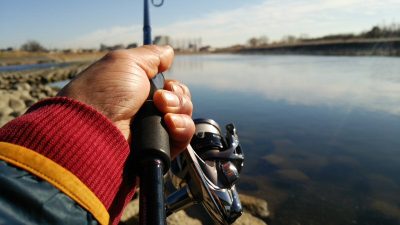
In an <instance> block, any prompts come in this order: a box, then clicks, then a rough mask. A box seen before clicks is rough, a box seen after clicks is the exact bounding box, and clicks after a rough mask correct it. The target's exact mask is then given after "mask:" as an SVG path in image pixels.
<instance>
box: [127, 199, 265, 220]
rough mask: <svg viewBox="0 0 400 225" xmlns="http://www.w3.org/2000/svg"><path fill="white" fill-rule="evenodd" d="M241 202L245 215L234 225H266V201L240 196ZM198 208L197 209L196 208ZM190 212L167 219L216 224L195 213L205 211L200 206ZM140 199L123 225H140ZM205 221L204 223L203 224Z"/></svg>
mask: <svg viewBox="0 0 400 225" xmlns="http://www.w3.org/2000/svg"><path fill="white" fill-rule="evenodd" d="M240 200H241V201H242V205H243V208H244V212H243V215H242V216H241V217H240V218H239V219H238V220H237V221H235V223H233V224H234V225H266V222H264V221H263V220H265V219H266V218H267V217H268V216H269V211H268V204H267V202H266V201H264V200H261V199H258V198H255V197H252V196H248V195H242V194H241V195H240ZM196 207H197V208H196ZM199 207H200V208H199ZM188 209H189V211H192V212H189V211H187V212H185V211H184V210H181V211H178V212H176V213H174V214H172V215H170V216H169V217H168V218H167V224H168V225H175V224H184V225H200V224H214V223H213V222H212V221H211V219H210V218H209V216H208V215H202V213H201V212H198V213H193V210H196V212H197V211H204V209H202V208H201V206H199V205H195V206H192V207H190V208H188ZM138 214H139V199H135V200H133V201H132V202H130V203H129V204H128V206H127V207H126V208H125V211H124V213H123V214H122V217H121V222H122V224H125V225H136V224H139V215H138ZM257 217H259V218H257ZM202 221H203V222H202Z"/></svg>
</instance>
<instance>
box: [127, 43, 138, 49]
mask: <svg viewBox="0 0 400 225" xmlns="http://www.w3.org/2000/svg"><path fill="white" fill-rule="evenodd" d="M137 46H138V44H137V43H132V44H129V45H128V46H126V48H137Z"/></svg>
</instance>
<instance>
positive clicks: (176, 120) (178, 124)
mask: <svg viewBox="0 0 400 225" xmlns="http://www.w3.org/2000/svg"><path fill="white" fill-rule="evenodd" d="M171 120H172V123H173V124H174V127H175V128H176V129H180V128H186V119H185V118H184V117H182V116H179V115H176V114H172V115H171Z"/></svg>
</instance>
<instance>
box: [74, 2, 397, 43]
mask: <svg viewBox="0 0 400 225" xmlns="http://www.w3.org/2000/svg"><path fill="white" fill-rule="evenodd" d="M399 11H400V1H398V0H385V1H375V0H325V1H321V0H297V1H293V0H280V1H278V0H267V1H264V2H263V3H261V4H258V5H249V6H246V7H242V8H238V9H234V10H226V11H216V12H213V13H209V14H207V15H204V16H203V17H201V18H195V19H188V20H186V21H179V22H176V23H172V24H170V25H168V26H164V27H157V28H156V29H154V32H155V34H162V35H169V36H171V37H173V38H178V39H179V38H197V37H202V40H203V44H211V45H213V46H227V45H232V44H238V43H245V42H246V40H247V39H248V38H250V37H253V36H261V35H266V36H268V37H270V38H271V39H274V40H276V39H280V38H281V37H282V36H284V35H289V34H291V35H301V34H308V35H309V36H320V35H326V34H331V33H342V32H360V31H362V30H365V29H369V28H370V27H371V26H372V25H376V24H377V23H382V22H389V23H390V22H392V21H400V16H399V14H398V12H399ZM141 32H142V31H141V25H132V26H129V27H121V26H118V27H112V28H109V29H103V30H99V31H94V32H92V33H89V34H86V35H84V36H82V37H78V38H76V39H75V40H74V41H72V42H70V43H68V44H67V45H73V46H85V45H94V44H95V45H96V46H98V44H99V43H106V44H116V43H124V44H127V43H129V42H132V40H137V41H138V42H140V40H141V39H142V38H141Z"/></svg>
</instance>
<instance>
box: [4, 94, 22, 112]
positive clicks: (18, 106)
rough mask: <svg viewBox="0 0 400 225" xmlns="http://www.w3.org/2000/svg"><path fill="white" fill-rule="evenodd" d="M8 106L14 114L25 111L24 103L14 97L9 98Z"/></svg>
mask: <svg viewBox="0 0 400 225" xmlns="http://www.w3.org/2000/svg"><path fill="white" fill-rule="evenodd" d="M8 105H9V106H10V108H11V109H12V110H14V111H15V112H22V111H24V110H25V109H26V105H25V102H24V101H23V100H21V99H19V98H16V97H14V96H11V97H10V100H9V102H8Z"/></svg>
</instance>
